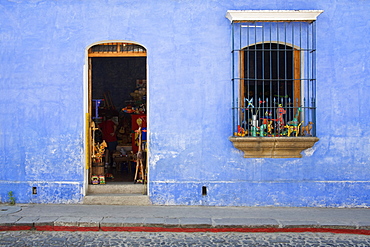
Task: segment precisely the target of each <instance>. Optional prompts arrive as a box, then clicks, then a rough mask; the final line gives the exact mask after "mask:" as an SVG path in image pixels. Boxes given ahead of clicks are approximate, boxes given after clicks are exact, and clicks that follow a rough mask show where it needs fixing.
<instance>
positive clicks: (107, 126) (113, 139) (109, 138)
mask: <svg viewBox="0 0 370 247" xmlns="http://www.w3.org/2000/svg"><path fill="white" fill-rule="evenodd" d="M112 118H113V115H112V114H111V113H107V114H106V115H105V120H104V121H103V122H102V123H100V124H99V129H100V131H101V132H102V135H103V140H105V142H106V143H107V149H106V152H105V165H106V166H108V165H109V164H112V163H113V162H112V160H113V153H114V152H115V151H116V148H117V145H118V142H117V136H116V129H117V125H116V123H115V122H114V121H113V120H112Z"/></svg>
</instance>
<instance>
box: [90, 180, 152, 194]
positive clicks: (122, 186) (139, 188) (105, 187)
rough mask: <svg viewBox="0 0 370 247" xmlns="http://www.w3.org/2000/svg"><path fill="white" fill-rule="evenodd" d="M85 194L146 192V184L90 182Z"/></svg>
mask: <svg viewBox="0 0 370 247" xmlns="http://www.w3.org/2000/svg"><path fill="white" fill-rule="evenodd" d="M87 194H146V186H145V185H143V184H134V183H109V184H97V185H92V184H90V185H89V186H88V188H87Z"/></svg>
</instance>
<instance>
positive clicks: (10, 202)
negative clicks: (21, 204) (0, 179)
mask: <svg viewBox="0 0 370 247" xmlns="http://www.w3.org/2000/svg"><path fill="white" fill-rule="evenodd" d="M8 197H9V204H10V205H15V197H14V194H13V191H9V192H8Z"/></svg>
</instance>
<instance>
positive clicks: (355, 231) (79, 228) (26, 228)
mask: <svg viewBox="0 0 370 247" xmlns="http://www.w3.org/2000/svg"><path fill="white" fill-rule="evenodd" d="M0 231H70V232H77V231H81V232H88V231H93V232H97V231H106V232H108V231H115V232H189V233H190V232H212V233H217V232H244V233H277V232H280V233H281V232H290V233H292V232H293V233H300V232H316V233H335V234H357V235H370V230H363V229H335V228H320V227H319V228H309V227H308V228H303V227H302V228H274V227H269V228H259V227H244V228H233V227H227V228H222V227H221V228H181V227H173V228H169V227H146V226H141V227H108V226H107V227H101V226H99V227H82V226H50V225H44V226H40V225H39V226H37V225H35V226H20V225H12V226H0Z"/></svg>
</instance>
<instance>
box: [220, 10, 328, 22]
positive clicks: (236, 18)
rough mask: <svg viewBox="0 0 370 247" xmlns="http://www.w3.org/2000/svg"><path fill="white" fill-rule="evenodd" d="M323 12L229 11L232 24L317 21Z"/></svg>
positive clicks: (227, 15)
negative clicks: (244, 22)
mask: <svg viewBox="0 0 370 247" xmlns="http://www.w3.org/2000/svg"><path fill="white" fill-rule="evenodd" d="M323 12H324V11H323V10H228V11H227V12H226V18H227V19H229V20H230V22H243V21H315V20H316V19H317V17H318V16H319V15H320V14H321V13H323Z"/></svg>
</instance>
